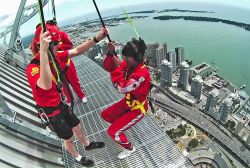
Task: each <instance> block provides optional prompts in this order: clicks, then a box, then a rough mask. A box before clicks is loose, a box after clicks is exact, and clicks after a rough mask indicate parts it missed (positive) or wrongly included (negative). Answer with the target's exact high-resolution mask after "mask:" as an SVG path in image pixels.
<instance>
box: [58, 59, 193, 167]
mask: <svg viewBox="0 0 250 168" xmlns="http://www.w3.org/2000/svg"><path fill="white" fill-rule="evenodd" d="M73 61H74V63H75V65H76V68H77V72H78V76H79V77H80V80H81V84H82V86H83V87H84V90H85V93H86V95H87V98H88V103H87V104H86V105H83V104H80V103H76V107H75V113H76V115H77V116H78V117H79V119H80V120H81V123H82V126H83V128H84V130H85V132H86V134H87V135H88V137H89V139H90V140H101V141H104V142H105V143H106V147H105V148H103V149H101V150H94V151H87V152H85V150H84V149H83V147H82V145H81V144H80V143H79V142H78V140H75V144H76V148H77V150H78V151H79V152H80V154H82V155H83V156H87V157H88V158H92V159H94V160H95V167H100V168H128V167H129V168H145V167H149V168H157V167H158V168H180V167H182V168H184V167H185V168H188V167H193V166H192V164H191V163H190V162H189V161H188V160H187V159H186V158H185V157H184V156H183V155H182V154H181V153H180V152H179V150H178V149H177V148H176V147H175V144H174V143H173V142H172V140H171V139H170V138H169V137H168V136H167V135H166V134H165V133H164V132H163V131H162V130H161V129H160V128H159V127H158V126H157V125H156V124H155V122H154V121H153V120H152V119H151V118H150V117H149V116H146V117H145V118H144V119H143V120H142V121H141V122H140V123H139V124H137V125H135V126H134V127H133V128H132V129H130V130H128V131H127V132H126V135H127V136H128V139H129V140H130V141H131V142H132V143H133V144H134V145H135V146H136V148H137V151H136V152H135V153H134V154H133V155H132V156H130V157H129V158H128V159H125V160H122V161H120V160H118V159H117V155H118V154H119V153H120V152H121V151H122V149H121V147H119V146H118V145H117V144H116V143H115V142H114V141H113V140H112V139H110V138H109V137H108V135H107V134H106V129H107V127H108V124H107V123H106V122H104V121H103V120H102V119H101V116H100V112H101V111H102V110H103V109H105V108H107V107H108V106H110V105H111V104H113V103H115V102H116V101H118V100H119V99H121V98H122V97H123V95H121V94H119V93H118V92H117V91H116V90H115V89H114V88H113V86H112V84H111V82H110V78H109V74H108V73H107V72H106V71H104V70H103V69H102V68H101V67H100V66H98V65H97V64H96V63H95V62H93V61H92V60H90V59H89V58H87V57H83V56H80V57H77V58H74V60H73ZM62 149H63V157H64V162H65V167H66V168H79V167H82V166H81V165H79V164H78V163H76V162H75V161H74V158H72V156H71V155H70V154H69V153H68V152H67V151H66V149H65V148H64V146H62Z"/></svg>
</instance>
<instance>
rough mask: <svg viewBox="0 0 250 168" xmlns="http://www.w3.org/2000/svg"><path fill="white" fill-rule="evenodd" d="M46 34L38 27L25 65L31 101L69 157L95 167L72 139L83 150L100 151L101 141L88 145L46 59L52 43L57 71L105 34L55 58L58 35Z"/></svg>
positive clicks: (54, 32) (49, 28)
mask: <svg viewBox="0 0 250 168" xmlns="http://www.w3.org/2000/svg"><path fill="white" fill-rule="evenodd" d="M46 28H47V32H45V33H42V28H41V26H38V28H37V29H36V32H35V36H34V40H33V43H32V51H33V53H34V57H33V59H32V60H31V62H30V64H29V65H28V66H27V69H26V74H27V78H28V82H29V85H30V87H31V89H32V94H33V97H34V100H35V102H36V104H37V107H38V110H39V113H38V114H39V117H40V118H41V119H43V122H44V123H45V124H46V125H47V126H49V127H50V128H51V130H53V131H54V132H55V133H56V134H57V135H58V137H60V138H62V139H63V140H64V146H65V148H66V149H67V150H68V151H69V153H71V154H72V156H73V157H74V158H75V159H76V160H77V161H78V162H79V163H80V164H82V165H84V166H87V167H90V166H94V162H93V161H92V160H90V159H87V158H86V157H82V156H81V155H80V154H79V153H78V151H77V150H76V149H75V146H74V140H75V138H74V136H75V137H76V138H78V139H79V142H81V143H82V144H83V146H84V148H85V150H91V149H96V148H103V147H104V146H105V144H104V142H90V141H89V139H88V138H87V137H86V136H85V134H84V133H83V130H82V128H81V125H80V120H79V119H78V118H77V116H76V115H75V114H74V112H73V111H72V109H71V108H70V107H69V106H68V105H67V104H65V103H64V102H63V101H62V100H63V97H64V95H63V92H62V91H61V89H60V88H62V87H59V86H60V85H58V83H59V80H56V79H58V76H57V72H58V69H57V68H55V64H54V62H53V61H51V57H50V56H48V47H49V44H51V46H52V48H53V53H54V54H56V60H57V61H58V64H59V66H60V68H62V65H65V64H66V62H67V61H68V57H70V58H72V57H75V56H78V55H81V54H83V53H84V52H86V51H87V50H88V49H89V48H91V47H93V46H94V45H95V44H96V43H97V42H98V41H100V40H102V39H104V38H105V37H106V35H107V33H108V31H107V29H106V28H105V29H103V30H102V31H100V32H99V33H98V35H97V36H96V37H94V38H93V39H92V40H89V41H87V42H84V43H83V44H81V45H79V46H77V47H76V48H74V49H71V50H66V51H64V52H62V53H61V55H60V56H58V52H57V49H58V46H57V45H58V43H59V41H60V32H59V30H58V29H57V28H56V27H55V26H51V25H46Z"/></svg>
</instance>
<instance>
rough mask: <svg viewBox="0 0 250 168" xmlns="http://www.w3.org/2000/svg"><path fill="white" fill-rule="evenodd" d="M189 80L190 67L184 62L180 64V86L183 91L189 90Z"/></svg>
mask: <svg viewBox="0 0 250 168" xmlns="http://www.w3.org/2000/svg"><path fill="white" fill-rule="evenodd" d="M188 78H189V65H188V64H187V63H186V62H185V61H184V62H182V63H181V64H180V78H179V81H178V86H179V87H180V88H182V89H183V90H187V88H188Z"/></svg>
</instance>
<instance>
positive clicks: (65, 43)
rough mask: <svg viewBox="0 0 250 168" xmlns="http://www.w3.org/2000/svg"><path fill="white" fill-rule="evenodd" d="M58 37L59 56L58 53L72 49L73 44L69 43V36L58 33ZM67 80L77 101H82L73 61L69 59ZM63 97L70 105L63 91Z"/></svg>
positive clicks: (82, 95) (68, 97) (66, 93)
mask: <svg viewBox="0 0 250 168" xmlns="http://www.w3.org/2000/svg"><path fill="white" fill-rule="evenodd" d="M60 37H61V43H59V47H58V50H59V51H58V52H59V54H58V55H59V56H60V51H65V50H70V49H72V48H73V43H72V42H71V41H70V39H69V36H68V35H67V33H66V32H63V31H60ZM67 66H68V69H67V72H66V75H67V79H68V81H69V84H70V85H71V86H72V88H73V90H74V91H75V93H76V95H77V96H78V98H79V99H83V98H84V97H85V94H84V92H83V90H82V87H81V83H80V80H79V78H78V76H77V72H76V67H75V64H74V62H73V61H71V60H70V59H69V60H68V62H67ZM65 95H66V97H67V102H68V103H70V96H69V93H68V92H67V91H66V90H65Z"/></svg>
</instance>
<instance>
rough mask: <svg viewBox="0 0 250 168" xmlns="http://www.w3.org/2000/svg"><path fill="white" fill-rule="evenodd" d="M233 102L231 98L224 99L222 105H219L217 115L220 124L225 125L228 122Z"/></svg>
mask: <svg viewBox="0 0 250 168" xmlns="http://www.w3.org/2000/svg"><path fill="white" fill-rule="evenodd" d="M232 104H233V101H232V99H231V98H226V99H225V100H223V102H222V104H221V105H220V108H219V111H218V114H219V118H220V121H221V122H222V123H226V122H227V121H228V115H229V113H230V110H231V107H232Z"/></svg>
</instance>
